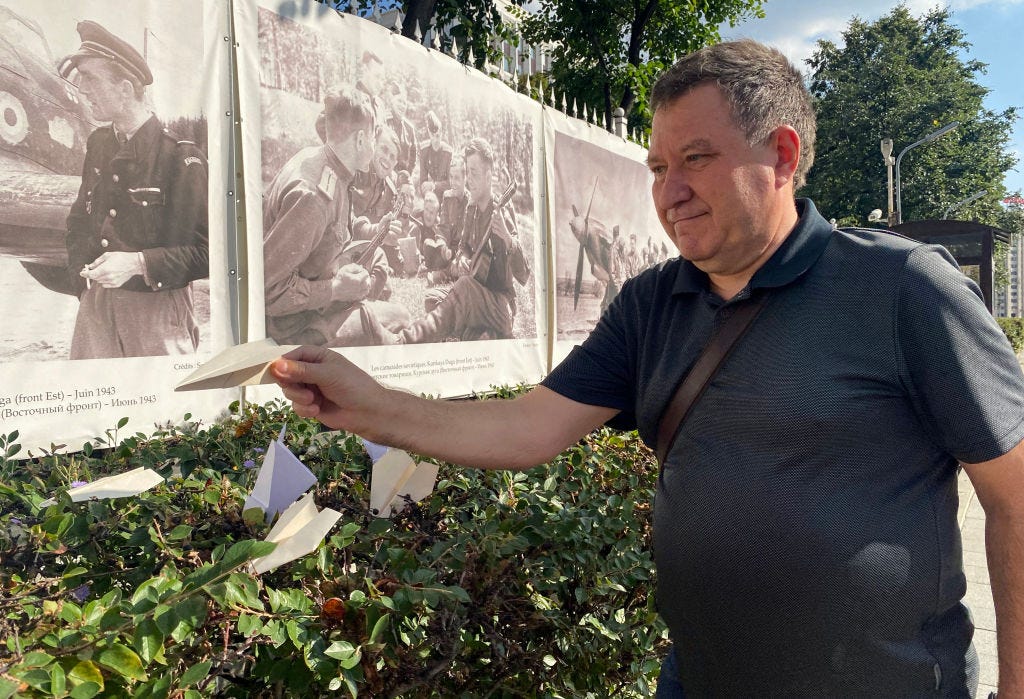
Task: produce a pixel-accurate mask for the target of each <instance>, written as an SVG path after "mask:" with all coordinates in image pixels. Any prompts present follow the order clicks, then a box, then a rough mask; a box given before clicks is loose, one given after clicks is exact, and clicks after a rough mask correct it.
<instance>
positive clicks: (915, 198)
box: [801, 5, 1017, 225]
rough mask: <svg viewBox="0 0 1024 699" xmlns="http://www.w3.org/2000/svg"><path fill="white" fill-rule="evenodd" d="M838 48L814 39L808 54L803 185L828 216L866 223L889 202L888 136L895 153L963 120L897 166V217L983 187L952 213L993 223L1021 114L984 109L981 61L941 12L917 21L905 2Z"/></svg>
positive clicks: (857, 24) (854, 25)
mask: <svg viewBox="0 0 1024 699" xmlns="http://www.w3.org/2000/svg"><path fill="white" fill-rule="evenodd" d="M842 44H843V45H842V46H841V47H840V46H838V45H836V44H835V43H833V42H831V41H824V40H822V41H819V42H818V47H817V50H816V51H815V53H814V55H813V56H812V57H811V58H810V59H809V60H808V64H809V66H810V68H811V71H812V74H811V77H810V90H811V93H812V94H813V96H814V99H815V102H816V105H815V106H816V111H817V114H818V141H817V155H816V159H815V163H814V167H813V168H812V170H811V172H810V175H809V177H808V184H807V186H806V187H805V188H804V189H803V190H802V191H801V194H804V195H806V196H810V197H811V198H812V199H814V200H815V202H816V203H817V204H818V205H819V209H820V210H821V211H822V212H823V213H824V215H825V216H827V217H833V218H836V219H838V220H839V221H840V222H841V223H863V222H864V221H865V219H866V217H867V214H868V212H870V211H871V210H872V209H876V208H880V209H883V210H884V209H885V208H886V201H887V176H886V167H885V163H884V160H883V158H882V154H881V151H880V147H879V144H880V141H881V139H883V138H891V139H893V142H894V148H893V154H892V155H893V157H894V158H895V157H896V156H897V155H898V154H899V153H900V151H901V150H902V149H903V148H905V147H906V146H908V145H910V144H912V143H914V142H915V141H917V140H919V139H921V138H923V137H924V136H926V135H928V134H929V133H932V132H934V131H935V130H937V129H938V128H939V127H940V126H942V125H944V124H947V123H949V122H952V121H959V122H960V126H959V127H958V128H956V129H955V130H953V131H951V132H949V133H947V134H946V135H944V136H942V137H940V138H938V139H937V140H935V141H933V142H930V143H927V144H923V145H921V146H918V147H916V148H914V149H912V150H910V151H908V152H907V153H906V155H905V156H904V157H903V160H902V162H901V167H900V170H901V180H902V186H901V194H902V210H903V220H904V221H908V220H915V219H917V220H920V219H928V218H941V217H942V215H943V213H944V212H945V211H946V209H947V208H948V207H950V206H951V205H952V204H954V203H956V202H959V201H961V200H963V199H965V198H967V197H969V196H970V195H972V194H974V193H975V192H978V191H980V190H982V189H985V190H987V191H988V193H987V194H986V195H985V196H984V197H982V198H981V199H979V200H977V201H975V202H972V203H971V204H968V205H965V206H963V207H961V208H958V209H957V210H956V213H955V214H954V213H951V214H950V215H951V217H955V218H960V219H977V220H979V221H982V222H985V223H989V224H990V225H999V224H998V222H997V220H996V219H997V217H998V215H999V212H1000V211H1001V206H1000V204H999V200H1000V199H1001V198H1002V197H1003V196H1005V193H1006V190H1005V187H1004V185H1003V177H1004V174H1005V173H1006V171H1007V170H1009V169H1011V168H1012V167H1013V166H1014V164H1015V162H1016V158H1015V157H1014V156H1013V155H1012V153H1011V152H1010V151H1009V150H1008V144H1009V141H1010V132H1011V128H1012V125H1013V122H1014V120H1015V119H1016V118H1017V112H1016V110H1015V109H1014V108H1009V109H1007V110H1005V111H1003V112H1001V113H994V112H992V111H991V110H988V109H986V108H985V107H984V105H983V100H984V98H985V95H986V94H987V93H988V89H987V88H985V87H983V86H982V85H981V84H980V83H979V82H978V77H979V75H981V74H984V72H985V64H983V63H981V62H979V61H977V60H973V59H971V58H970V47H971V44H970V43H968V42H967V40H966V38H965V35H964V33H963V32H962V31H961V30H960V29H959V28H957V27H956V26H955V25H953V24H951V23H950V14H949V11H948V10H946V9H934V10H931V11H930V12H928V13H926V14H924V15H923V16H921V17H920V18H917V17H914V16H912V15H911V14H910V12H909V11H908V10H907V8H906V7H904V6H902V5H901V6H899V7H897V8H895V9H894V10H893V11H892V12H891V13H889V14H888V15H885V16H883V17H881V18H880V19H878V20H877V21H875V22H871V23H869V22H865V21H863V20H861V19H859V18H854V19H853V20H851V21H850V23H849V25H848V26H847V28H846V30H845V31H844V32H843V41H842Z"/></svg>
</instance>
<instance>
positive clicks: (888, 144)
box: [882, 138, 896, 228]
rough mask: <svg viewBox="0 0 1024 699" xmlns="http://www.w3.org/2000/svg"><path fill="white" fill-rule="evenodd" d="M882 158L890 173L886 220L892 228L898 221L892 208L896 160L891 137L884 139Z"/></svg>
mask: <svg viewBox="0 0 1024 699" xmlns="http://www.w3.org/2000/svg"><path fill="white" fill-rule="evenodd" d="M882 159H883V160H885V169H886V171H887V172H888V175H889V190H888V191H889V208H888V209H886V211H887V212H888V215H887V216H886V219H885V220H886V221H887V222H888V225H889V227H890V228H891V227H892V226H893V225H895V223H896V220H895V218H894V214H893V208H892V166H893V165H895V164H896V161H895V160H893V159H892V139H891V138H883V139H882Z"/></svg>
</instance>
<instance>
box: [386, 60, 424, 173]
mask: <svg viewBox="0 0 1024 699" xmlns="http://www.w3.org/2000/svg"><path fill="white" fill-rule="evenodd" d="M387 93H388V95H389V98H390V99H389V104H388V112H389V116H388V121H387V125H388V126H389V127H391V129H392V130H393V131H394V132H395V135H396V138H397V140H398V153H397V154H396V155H397V162H396V164H395V167H396V168H397V169H399V170H405V171H406V172H412V171H413V170H414V169H415V168H416V152H417V150H419V145H418V144H417V142H416V129H415V128H414V127H413V125H412V122H410V121H409V120H408V119H407V118H406V116H405V115H406V112H407V111H408V109H409V100H408V99H407V97H406V92H405V86H404V85H402V83H400V82H399V81H398V80H395V79H392V80H390V81H388V86H387Z"/></svg>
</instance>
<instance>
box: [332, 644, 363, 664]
mask: <svg viewBox="0 0 1024 699" xmlns="http://www.w3.org/2000/svg"><path fill="white" fill-rule="evenodd" d="M324 655H326V656H327V657H329V658H334V659H335V660H337V661H338V663H339V664H340V665H341V667H343V668H344V669H346V670H351V669H352V668H354V667H355V666H356V665H358V664H359V661H360V660H361V659H362V657H363V651H362V650H361V649H360V648H359V647H358V646H354V645H352V644H351V643H349V642H348V641H335V642H334V643H332V644H331V645H330V646H328V647H327V650H325V651H324Z"/></svg>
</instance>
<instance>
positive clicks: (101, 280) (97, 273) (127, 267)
mask: <svg viewBox="0 0 1024 699" xmlns="http://www.w3.org/2000/svg"><path fill="white" fill-rule="evenodd" d="M144 273H145V270H144V269H143V266H142V260H141V259H140V256H139V253H137V252H105V253H103V254H102V255H100V256H99V257H97V258H96V259H95V260H93V261H92V262H91V263H89V264H87V265H86V266H85V268H84V269H82V271H81V272H80V273H79V274H81V276H83V277H85V278H86V279H89V280H91V281H94V282H96V283H97V284H99V285H100V286H102V287H104V288H106V289H116V288H118V287H121V286H124V284H125V282H127V281H128V280H129V279H131V278H132V277H135V276H140V275H142V274H144Z"/></svg>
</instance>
